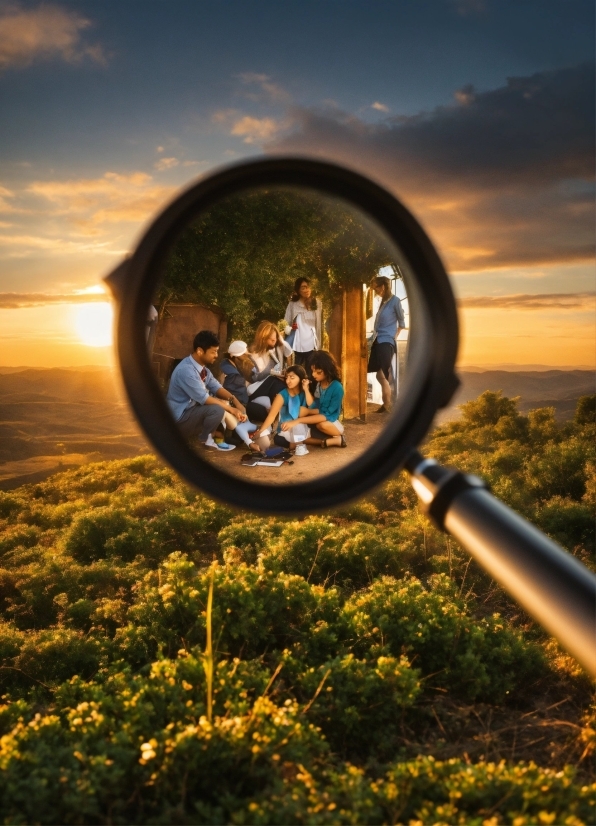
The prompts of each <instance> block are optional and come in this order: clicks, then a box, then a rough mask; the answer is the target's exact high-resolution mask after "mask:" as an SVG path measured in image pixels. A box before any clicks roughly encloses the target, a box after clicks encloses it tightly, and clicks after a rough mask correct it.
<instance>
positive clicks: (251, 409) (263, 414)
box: [246, 393, 269, 424]
mask: <svg viewBox="0 0 596 826" xmlns="http://www.w3.org/2000/svg"><path fill="white" fill-rule="evenodd" d="M263 395H265V394H264V393H263ZM267 413H269V411H268V410H267V408H266V407H263V405H262V404H257V403H256V402H249V403H248V404H247V405H246V415H247V416H248V421H249V422H259V424H260V423H261V422H264V421H265V419H266V418H267Z"/></svg>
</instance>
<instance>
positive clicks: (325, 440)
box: [321, 439, 327, 447]
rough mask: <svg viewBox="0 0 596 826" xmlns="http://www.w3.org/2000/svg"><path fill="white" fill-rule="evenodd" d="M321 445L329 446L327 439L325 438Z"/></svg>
mask: <svg viewBox="0 0 596 826" xmlns="http://www.w3.org/2000/svg"><path fill="white" fill-rule="evenodd" d="M321 447H327V439H323V441H322V442H321Z"/></svg>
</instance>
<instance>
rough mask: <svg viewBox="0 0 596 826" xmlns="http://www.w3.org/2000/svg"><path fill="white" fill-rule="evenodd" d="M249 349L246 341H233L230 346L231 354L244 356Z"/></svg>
mask: <svg viewBox="0 0 596 826" xmlns="http://www.w3.org/2000/svg"><path fill="white" fill-rule="evenodd" d="M247 350H248V347H247V345H246V342H244V341H233V342H232V343H231V344H230V346H229V347H228V353H229V354H230V355H231V356H243V355H244V354H245V353H246V351H247Z"/></svg>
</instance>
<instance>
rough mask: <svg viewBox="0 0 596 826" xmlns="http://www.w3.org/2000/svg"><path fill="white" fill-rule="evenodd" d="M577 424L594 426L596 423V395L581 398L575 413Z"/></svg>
mask: <svg viewBox="0 0 596 826" xmlns="http://www.w3.org/2000/svg"><path fill="white" fill-rule="evenodd" d="M575 421H576V422H577V424H594V423H595V422H596V395H592V396H580V398H579V399H578V401H577V409H576V411H575Z"/></svg>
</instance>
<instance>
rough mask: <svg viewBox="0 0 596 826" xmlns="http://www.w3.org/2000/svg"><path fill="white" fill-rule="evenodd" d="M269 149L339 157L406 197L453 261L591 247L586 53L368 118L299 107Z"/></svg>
mask: <svg viewBox="0 0 596 826" xmlns="http://www.w3.org/2000/svg"><path fill="white" fill-rule="evenodd" d="M293 123H294V129H293V130H292V131H291V132H290V133H289V134H286V135H285V136H284V137H281V138H278V139H276V140H274V141H271V142H270V143H269V144H268V146H267V147H266V149H267V151H270V152H276V153H277V152H299V153H302V154H312V155H316V156H319V157H325V158H328V159H332V160H336V161H339V162H342V163H345V164H348V165H350V166H352V167H355V168H357V169H359V170H361V171H363V172H365V173H367V174H369V175H373V176H374V177H376V178H377V179H378V180H379V181H380V182H381V183H383V184H384V185H385V186H387V187H388V188H390V189H391V190H393V191H394V192H395V193H396V194H397V195H400V196H401V197H403V198H404V200H405V201H406V203H408V204H409V205H411V207H412V209H413V210H414V212H415V213H416V214H417V215H418V216H419V217H420V218H421V219H422V220H423V222H424V223H425V224H426V226H427V227H428V229H429V231H430V233H431V234H432V235H433V237H434V238H435V240H436V241H437V242H438V244H439V247H440V249H441V250H442V252H443V255H444V256H445V257H446V259H447V263H448V265H449V266H450V268H451V269H452V270H475V269H489V268H491V267H495V266H510V265H515V264H525V265H527V264H531V263H539V262H540V263H544V262H553V261H571V260H582V259H586V258H589V257H590V256H592V255H593V252H594V232H593V227H594V188H593V181H594V65H593V64H582V65H580V66H577V67H574V68H567V69H560V70H557V71H552V72H544V73H540V74H535V75H532V76H531V77H522V78H510V79H509V80H508V81H507V84H506V86H503V87H502V88H499V89H495V90H492V91H489V92H481V93H478V92H475V91H474V89H473V88H472V87H470V86H468V87H465V88H463V89H462V90H460V91H459V92H457V93H456V95H455V100H454V103H453V104H452V105H451V106H444V107H440V108H438V109H436V110H434V111H433V112H430V113H421V114H419V115H415V116H412V117H398V118H391V119H387V120H386V121H385V122H384V123H381V124H370V123H367V122H365V121H363V120H361V119H359V118H357V117H355V116H353V115H350V114H348V113H345V112H341V111H338V110H329V111H320V110H312V109H298V110H295V111H294V113H293Z"/></svg>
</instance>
